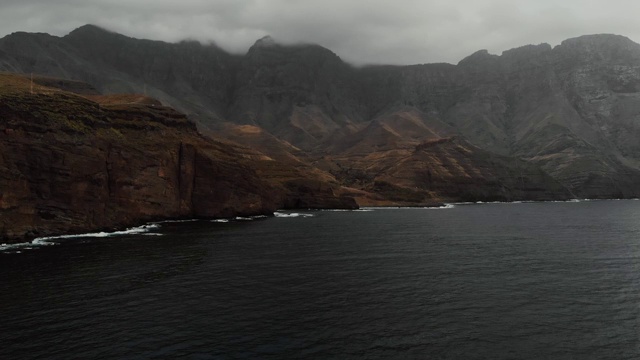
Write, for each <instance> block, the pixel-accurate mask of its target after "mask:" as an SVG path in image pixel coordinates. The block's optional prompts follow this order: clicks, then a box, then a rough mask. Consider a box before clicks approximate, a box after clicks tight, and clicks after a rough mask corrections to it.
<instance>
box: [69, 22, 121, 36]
mask: <svg viewBox="0 0 640 360" xmlns="http://www.w3.org/2000/svg"><path fill="white" fill-rule="evenodd" d="M97 33H106V34H111V33H112V32H111V31H109V30H107V29H105V28H101V27H99V26H97V25H93V24H86V25H82V26H80V27H79V28H77V29H75V30H73V31H71V32H70V33H69V35H72V34H74V35H77V34H97Z"/></svg>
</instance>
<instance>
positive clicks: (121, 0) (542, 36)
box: [0, 0, 640, 64]
mask: <svg viewBox="0 0 640 360" xmlns="http://www.w3.org/2000/svg"><path fill="white" fill-rule="evenodd" d="M638 10H640V3H639V4H637V3H636V2H633V1H625V0H610V1H607V2H606V3H605V2H602V1H595V0H582V1H576V0H574V1H564V2H559V1H549V0H539V1H536V2H533V1H525V0H490V1H474V0H458V1H451V0H447V1H445V0H430V1H422V0H395V1H383V0H350V1H344V0H324V1H303V0H297V1H296V0H216V1H212V0H181V1H175V0H103V1H90V0H57V1H55V2H53V1H50V0H19V1H16V0H3V2H2V5H1V11H0V36H3V35H5V34H9V33H11V32H14V31H30V32H48V33H52V34H54V35H58V36H61V35H64V34H66V33H68V32H69V31H71V30H73V29H74V28H76V27H78V26H81V25H84V24H87V23H91V24H96V25H99V26H103V27H105V28H107V29H110V30H113V31H116V32H120V33H123V34H125V35H128V36H133V37H138V38H147V39H154V40H164V41H179V40H181V39H195V40H199V41H202V42H211V41H213V42H215V43H217V44H218V45H220V46H221V47H223V48H225V49H227V50H229V51H232V52H236V53H243V52H245V51H246V50H247V49H248V47H249V46H251V44H253V42H254V41H255V40H257V39H258V38H260V37H262V36H264V35H267V34H270V35H272V36H273V37H274V38H276V39H277V40H278V41H281V42H283V43H299V42H312V43H318V44H320V45H322V46H325V47H327V48H329V49H331V50H332V51H334V52H335V53H337V54H338V55H339V56H341V57H342V58H343V59H345V60H347V61H350V62H353V63H356V64H364V63H388V64H415V63H428V62H451V63H457V62H458V61H459V60H461V59H462V58H464V57H465V56H467V55H469V54H471V53H473V52H475V51H477V50H479V49H488V50H489V51H490V52H492V53H497V54H499V53H501V52H502V51H504V50H507V49H510V48H513V47H517V46H521V45H527V44H538V43H541V42H548V43H551V44H552V45H555V44H558V43H559V42H560V41H562V40H564V39H566V38H569V37H574V36H579V35H584V34H593V33H617V34H621V35H626V36H628V37H630V38H631V39H632V40H635V39H640V29H639V28H637V26H636V22H635V19H634V16H633V15H635V14H637V13H638Z"/></svg>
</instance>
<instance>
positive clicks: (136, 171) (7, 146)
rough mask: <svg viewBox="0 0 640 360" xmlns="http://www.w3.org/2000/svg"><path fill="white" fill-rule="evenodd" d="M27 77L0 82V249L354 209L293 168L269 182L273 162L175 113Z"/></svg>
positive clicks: (134, 100)
mask: <svg viewBox="0 0 640 360" xmlns="http://www.w3.org/2000/svg"><path fill="white" fill-rule="evenodd" d="M35 82H36V85H35V90H34V92H33V93H31V91H30V86H31V84H30V82H29V79H27V78H22V77H17V76H13V75H7V74H2V75H0V238H1V239H2V241H3V242H4V241H12V240H18V239H22V238H30V237H35V236H46V235H52V234H61V233H75V232H86V231H88V230H96V229H103V228H105V229H106V228H113V227H123V226H129V225H133V224H138V223H140V222H143V221H148V220H153V219H164V218H193V217H230V216H236V215H257V214H270V213H272V212H273V211H274V210H276V209H278V208H282V207H288V206H304V207H314V208H322V207H347V208H351V207H354V206H356V205H355V202H354V201H353V199H349V198H344V197H342V198H340V197H337V196H335V195H334V190H335V188H336V187H335V186H334V185H330V184H326V183H324V182H321V181H318V180H315V179H309V178H303V177H301V175H300V173H299V172H296V171H295V169H293V170H291V169H290V170H289V172H288V175H289V177H287V178H281V177H279V176H278V174H275V173H273V171H271V170H269V168H268V167H266V166H264V164H265V163H269V164H270V166H272V168H277V167H278V164H275V163H276V161H275V160H273V159H270V158H268V157H266V156H265V155H262V154H259V153H257V152H255V151H251V150H249V149H243V148H240V147H237V146H232V145H229V144H222V143H220V142H216V141H212V140H209V139H206V138H204V137H202V136H201V135H199V134H198V132H197V130H196V128H195V125H194V124H193V123H192V122H191V121H190V120H188V119H187V118H186V117H185V116H184V115H183V114H181V113H178V112H177V111H175V110H173V109H172V108H168V107H164V106H161V105H159V104H158V103H157V102H155V101H153V100H151V99H148V98H145V97H143V96H129V97H127V96H116V97H109V96H105V97H101V96H96V95H88V96H87V97H81V96H79V95H76V94H73V93H70V92H67V91H63V90H60V89H56V88H52V87H45V86H42V85H38V84H42V83H46V84H58V85H60V87H62V88H69V87H70V86H71V87H74V88H77V84H76V83H67V82H65V81H62V80H55V81H54V80H51V79H36V81H35ZM82 88H83V89H85V90H86V87H82ZM89 99H92V100H89ZM279 166H280V167H282V168H283V169H284V170H287V169H288V165H286V164H279ZM284 170H280V171H284ZM260 173H262V174H260ZM292 183H295V184H296V186H292V185H291V184H292ZM306 184H311V185H310V186H307V185H306Z"/></svg>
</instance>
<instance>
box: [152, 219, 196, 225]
mask: <svg viewBox="0 0 640 360" xmlns="http://www.w3.org/2000/svg"><path fill="white" fill-rule="evenodd" d="M195 221H200V219H187V220H163V221H156V222H153V223H152V224H170V223H186V222H195Z"/></svg>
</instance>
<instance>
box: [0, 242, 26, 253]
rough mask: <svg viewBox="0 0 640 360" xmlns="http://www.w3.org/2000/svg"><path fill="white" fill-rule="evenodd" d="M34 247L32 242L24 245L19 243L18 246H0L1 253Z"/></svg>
mask: <svg viewBox="0 0 640 360" xmlns="http://www.w3.org/2000/svg"><path fill="white" fill-rule="evenodd" d="M32 246H33V244H32V243H30V242H23V243H17V244H0V251H7V250H13V249H21V248H22V249H27V248H29V249H31V247H32Z"/></svg>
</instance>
